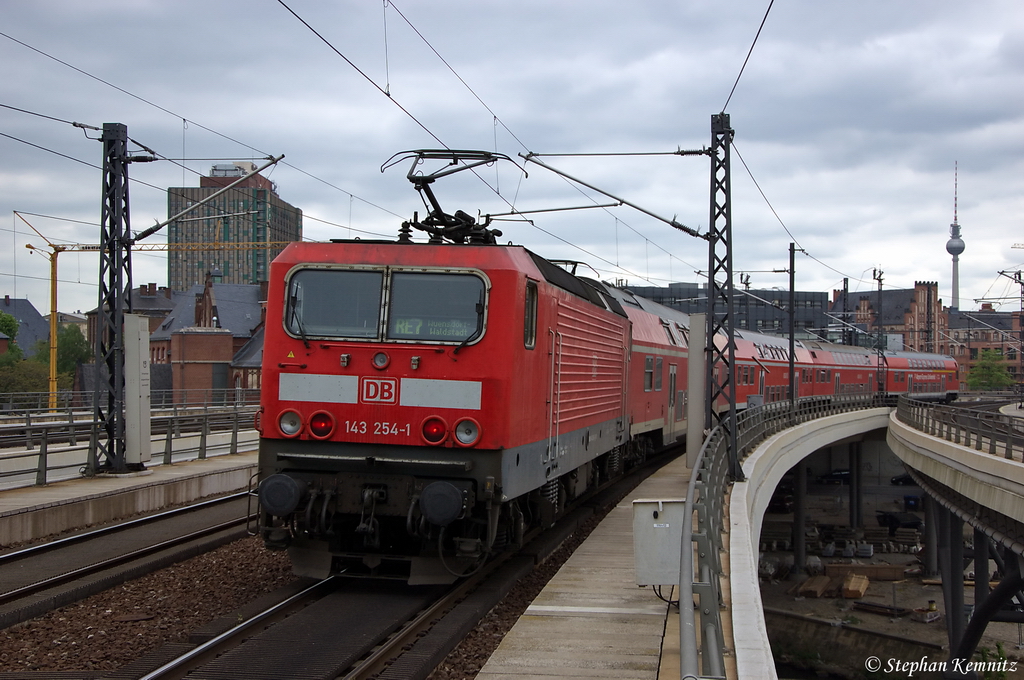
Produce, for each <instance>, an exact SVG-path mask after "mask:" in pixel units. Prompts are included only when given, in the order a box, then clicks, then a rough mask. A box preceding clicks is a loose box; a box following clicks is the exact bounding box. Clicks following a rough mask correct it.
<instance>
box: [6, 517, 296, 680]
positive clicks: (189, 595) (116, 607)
mask: <svg viewBox="0 0 1024 680" xmlns="http://www.w3.org/2000/svg"><path fill="white" fill-rule="evenodd" d="M294 578H295V577H294V576H293V575H292V573H291V564H290V563H289V561H288V556H287V555H286V554H285V553H282V552H271V551H269V550H267V549H266V548H264V547H263V543H262V541H261V540H260V539H259V538H255V537H253V538H245V539H242V540H239V541H235V542H233V543H230V544H228V545H225V546H222V547H220V548H218V549H216V550H214V551H213V552H209V553H206V554H204V555H199V556H197V557H194V558H192V559H189V560H186V561H184V562H180V563H178V564H175V565H172V566H170V567H167V568H165V569H161V570H160V571H157V572H154V573H152V574H149V575H148V576H144V577H142V578H140V579H136V580H134V581H129V582H128V583H125V584H123V585H121V586H118V587H116V588H111V589H109V590H107V591H104V592H102V593H99V594H97V595H93V596H92V597H89V598H86V599H84V600H81V601H79V602H76V603H74V604H71V605H68V606H66V607H62V608H60V609H57V610H55V611H52V612H49V613H48V614H45V615H43V616H40V617H38V618H35V619H32V620H30V621H26V622H24V623H20V624H17V625H15V626H11V627H10V628H8V629H6V630H3V631H0V672H12V671H36V670H61V671H100V670H103V671H107V670H114V669H117V668H119V667H120V666H123V665H124V664H127V663H129V662H131V661H134V660H135V659H137V658H139V657H141V656H142V655H143V654H145V653H146V652H149V651H151V650H154V649H157V648H159V647H160V646H161V645H164V644H167V643H170V642H187V641H188V636H189V633H191V632H192V631H193V630H195V629H197V628H199V627H200V626H202V625H203V624H205V623H207V622H209V621H212V620H213V619H215V618H217V617H219V616H223V615H225V614H229V613H231V612H232V611H234V610H235V609H237V608H238V607H240V606H242V605H244V604H247V603H248V602H251V601H252V600H254V599H255V598H256V597H258V596H259V595H262V594H263V593H266V592H270V591H272V590H276V589H277V588H280V587H281V586H283V585H285V584H287V583H290V582H291V581H293V580H294Z"/></svg>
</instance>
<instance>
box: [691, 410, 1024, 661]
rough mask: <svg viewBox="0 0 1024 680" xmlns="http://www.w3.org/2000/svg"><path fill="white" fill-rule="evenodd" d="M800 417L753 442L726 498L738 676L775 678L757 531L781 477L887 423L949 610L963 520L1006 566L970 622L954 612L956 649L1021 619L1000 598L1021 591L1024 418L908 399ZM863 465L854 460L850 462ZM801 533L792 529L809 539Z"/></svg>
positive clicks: (983, 551)
mask: <svg viewBox="0 0 1024 680" xmlns="http://www.w3.org/2000/svg"><path fill="white" fill-rule="evenodd" d="M798 420H801V422H797V423H796V424H793V425H792V426H790V427H786V428H785V429H780V430H779V431H777V432H775V433H774V434H771V435H770V436H768V437H766V438H764V439H763V440H762V441H760V443H759V444H757V445H756V446H755V447H752V450H751V452H750V453H749V455H747V456H746V457H745V458H744V459H743V463H742V469H743V473H744V476H745V477H746V479H745V480H744V481H742V482H737V483H735V484H734V485H733V486H732V489H731V492H730V493H729V496H728V521H727V524H728V532H727V538H726V541H725V545H724V546H723V547H724V549H725V550H726V551H727V553H728V556H727V558H726V560H725V566H724V567H723V570H722V571H723V577H722V591H723V601H724V602H725V603H726V604H727V607H726V608H725V610H724V615H726V616H729V617H730V618H731V621H729V622H726V623H725V625H724V626H723V628H724V629H726V630H727V629H728V628H729V626H730V625H731V628H732V631H733V635H732V637H733V640H732V641H731V643H732V646H733V649H734V651H735V662H736V663H735V668H736V672H737V674H738V677H740V678H744V679H746V678H776V674H775V670H774V669H775V666H774V660H773V658H772V654H771V648H770V645H769V643H768V637H767V630H766V626H765V622H764V617H763V616H751V615H749V613H750V612H755V611H756V612H761V611H762V605H761V596H760V589H759V582H758V559H757V558H758V549H759V538H760V533H761V525H762V520H763V517H764V513H765V510H766V509H767V506H768V503H769V501H770V499H771V496H772V494H773V492H774V491H775V488H776V486H777V484H778V482H779V481H780V480H781V479H782V476H783V475H784V474H785V473H786V472H787V471H789V470H790V469H791V468H793V467H796V468H797V470H798V474H800V475H802V474H805V473H804V472H803V469H804V466H798V465H797V463H799V462H800V461H801V460H803V459H804V458H806V457H807V456H809V455H811V454H812V453H814V452H815V451H817V450H819V449H822V448H824V447H828V446H832V445H834V444H836V443H838V442H851V441H858V440H859V439H862V438H864V437H866V436H868V435H869V434H870V433H876V435H877V432H878V431H879V430H884V431H886V441H887V442H888V444H889V446H890V448H891V449H892V450H893V452H894V453H895V454H896V455H897V456H898V457H899V458H900V459H901V460H902V461H903V462H904V463H905V464H906V466H907V467H908V468H909V469H910V470H911V473H912V476H913V477H914V479H915V481H917V482H918V484H919V486H920V487H921V488H922V489H923V490H924V491H925V492H926V493H927V494H928V496H929V499H930V500H929V501H926V504H925V505H926V508H925V509H926V513H927V516H926V521H925V526H926V530H927V532H928V533H927V536H926V548H927V550H926V555H925V564H926V570H928V571H931V572H932V573H940V574H941V575H942V576H943V579H942V581H943V583H944V589H943V595H944V599H945V605H946V611H963V610H964V609H963V578H962V571H963V570H962V566H961V567H958V566H957V565H962V564H963V541H962V540H958V539H962V536H963V530H964V527H963V524H964V522H967V523H969V524H971V526H972V527H973V528H974V530H975V545H976V546H978V550H979V551H980V554H979V557H980V558H982V559H981V560H979V561H984V563H985V565H987V563H988V560H987V556H988V554H991V555H992V557H993V558H995V559H996V561H997V564H999V565H1000V567H1001V573H1002V581H1001V582H1000V584H999V586H997V587H996V588H995V589H994V590H992V592H991V593H989V592H987V584H988V578H986V575H985V574H981V575H980V577H979V578H978V579H977V581H978V582H979V584H980V583H982V582H984V584H985V585H984V586H981V589H980V590H979V591H978V592H976V593H975V602H976V603H977V605H976V607H975V609H974V612H975V613H974V616H973V617H972V619H971V621H970V622H965V621H963V620H961V619H959V617H948V618H947V621H948V623H947V629H948V634H949V639H950V649H951V650H952V651H951V653H950V657H951V658H954V657H957V658H966V659H969V658H970V657H971V656H972V654H973V652H974V647H975V646H976V644H977V641H978V639H979V638H980V636H981V633H982V632H983V631H984V628H985V625H986V624H987V623H988V621H990V620H1004V621H1005V620H1016V619H1014V618H1012V617H1013V614H1007V612H1006V610H1005V608H1004V607H1003V605H1004V604H1006V603H1007V602H1008V601H1009V599H1011V598H1012V597H1013V596H1015V595H1017V594H1018V593H1020V592H1021V591H1022V590H1024V577H1022V572H1024V569H1022V555H1024V522H1022V520H1024V431H1022V430H1020V429H1018V422H1019V423H1021V424H1024V420H1019V419H1016V418H1013V417H1012V416H999V415H994V414H982V415H976V414H975V415H967V416H965V415H964V411H963V410H962V409H953V408H951V407H942V406H931V405H924V404H917V403H914V402H909V401H902V400H901V403H900V406H899V408H898V409H892V408H888V407H878V408H868V409H865V410H859V411H852V412H847V413H835V414H830V415H825V416H824V417H818V418H814V419H810V418H807V419H798ZM741 428H742V425H741ZM856 468H857V466H856V465H855V464H854V465H851V470H856ZM857 476H858V475H857V473H856V472H855V473H854V474H853V475H852V477H853V479H852V480H851V482H852V485H851V494H857V493H858V488H859V483H858V481H857ZM803 481H805V480H799V481H798V483H797V487H798V489H805V488H806V486H805V484H804V483H803ZM797 496H798V499H797V508H796V512H795V514H796V517H795V518H794V523H795V524H796V525H797V526H800V525H802V524H803V520H802V516H801V515H802V510H801V503H802V501H801V500H800V498H799V496H800V494H797ZM801 534H802V532H797V533H796V534H795V536H794V537H795V538H796V537H797V536H800V539H802V536H801ZM990 547H991V553H988V550H989V548H990ZM794 550H795V552H796V554H797V557H796V562H797V565H798V566H800V565H802V564H803V559H802V557H803V556H802V554H801V553H803V554H805V553H804V552H803V551H804V546H802V545H801V544H800V542H797V543H796V544H795V545H794ZM982 571H983V570H982ZM1007 616H1010V617H1011V618H1009V619H1008V618H1006V617H1007ZM1016 616H1020V615H1019V614H1017V615H1016ZM1022 620H1024V617H1022ZM727 646H729V644H728V643H727ZM702 652H703V650H702ZM692 677H700V676H698V675H697V674H694V675H693V676H692ZM950 677H961V676H950ZM963 677H969V676H963Z"/></svg>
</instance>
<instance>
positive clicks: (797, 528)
mask: <svg viewBox="0 0 1024 680" xmlns="http://www.w3.org/2000/svg"><path fill="white" fill-rule="evenodd" d="M806 496H807V466H806V465H804V464H803V461H800V462H799V463H797V465H796V486H795V488H794V489H793V570H792V571H791V572H790V573H792V574H793V575H794V576H800V575H803V574H805V573H806V572H807V532H806V530H805V525H806V521H805V515H806V513H805V508H806V507H807V504H806V502H805V499H806Z"/></svg>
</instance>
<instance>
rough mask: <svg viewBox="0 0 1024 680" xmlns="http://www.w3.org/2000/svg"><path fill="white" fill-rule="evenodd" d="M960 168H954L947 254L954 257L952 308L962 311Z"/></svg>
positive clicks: (963, 246)
mask: <svg viewBox="0 0 1024 680" xmlns="http://www.w3.org/2000/svg"><path fill="white" fill-rule="evenodd" d="M957 175H958V167H957V165H954V166H953V224H951V225H949V240H948V241H946V252H947V253H949V254H950V255H952V256H953V300H952V304H951V305H950V307H951V308H952V309H960V253H962V252H964V248H965V247H966V246H965V245H964V240H963V239H962V238H960V225H959V224H957V221H956V199H957V180H958V177H957Z"/></svg>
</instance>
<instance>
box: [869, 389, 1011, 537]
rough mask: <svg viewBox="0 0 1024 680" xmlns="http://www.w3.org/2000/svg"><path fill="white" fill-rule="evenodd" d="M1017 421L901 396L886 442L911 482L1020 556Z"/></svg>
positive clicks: (1006, 416)
mask: <svg viewBox="0 0 1024 680" xmlns="http://www.w3.org/2000/svg"><path fill="white" fill-rule="evenodd" d="M1022 426H1024V422H1022V421H1021V419H1020V418H1015V417H1013V416H1008V415H1004V414H999V413H990V412H985V411H973V410H971V409H959V408H954V407H950V406H941V405H931V404H925V403H922V402H915V401H913V400H910V399H904V398H901V399H900V401H899V405H898V407H897V410H896V412H895V413H893V414H892V416H891V418H890V423H889V430H888V435H887V437H886V438H887V441H888V443H889V446H890V448H892V450H893V452H894V453H895V454H896V455H897V456H898V457H899V458H900V459H901V460H902V461H903V462H904V463H905V464H906V465H907V466H908V467H909V468H910V470H911V475H912V476H913V477H914V478H915V480H916V481H917V482H918V484H919V485H920V486H921V487H922V488H923V489H925V490H926V491H927V492H928V493H929V494H930V495H931V496H933V497H934V498H936V500H938V501H939V502H940V503H941V504H942V505H944V506H945V507H947V508H948V509H950V510H951V511H952V512H954V513H955V514H957V515H959V516H960V517H961V518H962V519H963V520H964V521H966V522H968V523H969V524H971V525H973V526H974V528H975V529H978V530H980V531H982V532H984V533H986V534H988V535H989V536H990V537H992V538H993V539H994V540H995V541H997V542H998V543H1000V544H1002V545H1004V546H1006V547H1008V548H1010V550H1012V551H1013V552H1015V553H1017V554H1019V555H1024V429H1022Z"/></svg>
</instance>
